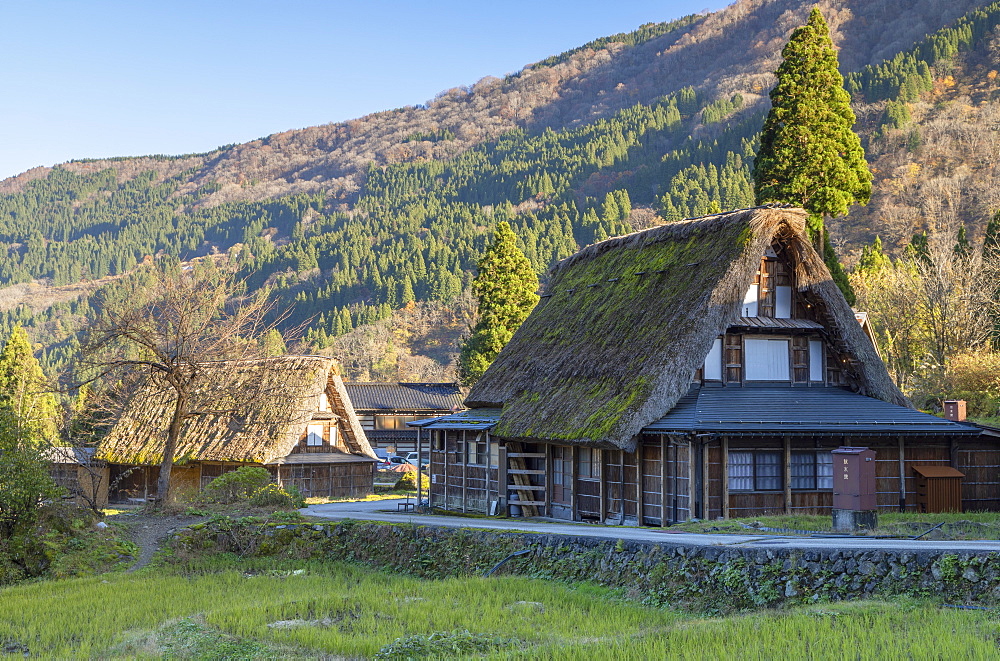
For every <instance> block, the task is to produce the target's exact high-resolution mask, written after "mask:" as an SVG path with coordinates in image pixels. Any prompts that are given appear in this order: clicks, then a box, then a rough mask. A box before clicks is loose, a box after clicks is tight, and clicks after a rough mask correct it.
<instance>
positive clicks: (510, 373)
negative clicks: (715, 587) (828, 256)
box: [415, 207, 1000, 523]
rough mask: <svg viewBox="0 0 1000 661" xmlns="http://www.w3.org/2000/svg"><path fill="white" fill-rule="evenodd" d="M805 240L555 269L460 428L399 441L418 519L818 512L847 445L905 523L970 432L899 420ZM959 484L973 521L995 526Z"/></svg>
mask: <svg viewBox="0 0 1000 661" xmlns="http://www.w3.org/2000/svg"><path fill="white" fill-rule="evenodd" d="M805 220H806V214H805V212H804V211H802V210H801V209H790V208H770V207H758V208H753V209H745V210H740V211H734V212H731V213H724V214H717V215H714V216H708V217H705V218H698V219H694V220H687V221H682V222H677V223H671V224H667V225H663V226H660V227H656V228H653V229H649V230H646V231H642V232H636V233H633V234H629V235H626V236H622V237H617V238H613V239H609V240H607V241H602V242H600V243H597V244H594V245H591V246H589V247H587V248H585V249H583V250H581V251H580V252H578V253H577V254H575V255H573V256H572V257H569V258H568V259H565V260H563V261H562V262H560V263H559V264H557V265H556V266H555V267H554V268H553V271H552V274H551V279H550V282H549V285H548V287H547V289H546V291H545V292H544V293H543V295H542V298H541V301H540V302H539V304H538V306H537V307H536V308H535V310H534V311H533V312H532V313H531V315H530V316H529V317H528V319H527V320H526V321H525V322H524V324H523V325H522V326H521V327H520V328H519V329H518V330H517V332H516V333H515V334H514V336H513V338H512V339H511V341H510V342H509V343H508V344H507V346H506V347H504V349H503V351H501V353H500V355H499V356H498V357H497V359H496V360H495V361H494V363H493V364H492V365H491V366H490V368H489V369H488V370H487V371H486V373H485V374H484V375H483V377H482V378H481V379H480V380H479V382H478V383H477V384H475V386H474V387H473V388H472V390H471V391H470V393H469V396H468V397H467V398H466V401H465V403H466V405H467V406H468V407H469V408H470V410H469V411H467V412H464V413H461V414H455V415H452V416H446V417H442V418H438V419H434V420H427V421H418V422H417V423H415V426H418V427H420V428H422V429H423V430H424V438H425V439H426V438H428V436H429V437H430V440H431V469H432V473H433V472H434V471H438V472H439V473H440V474H439V475H438V476H437V479H436V480H435V481H434V483H433V484H432V488H431V500H432V504H441V505H442V506H445V507H461V508H463V509H469V508H472V509H478V510H481V511H483V510H485V509H486V507H487V506H488V505H489V503H490V501H491V500H497V499H500V500H502V499H504V498H505V497H506V496H507V494H508V491H512V492H514V493H517V494H518V495H519V497H520V500H521V502H528V503H530V505H528V510H529V513H535V512H538V513H541V512H546V513H548V515H550V516H562V517H567V518H575V519H580V518H584V519H598V520H608V519H614V518H616V517H617V518H618V519H619V520H621V519H626V520H639V521H653V522H657V521H658V522H660V523H665V522H668V521H670V520H678V519H683V518H687V517H690V516H728V515H729V513H730V511H731V510H732V511H737V510H738V511H740V513H741V514H746V513H751V512H761V511H767V510H778V511H803V512H805V511H823V509H824V508H827V510H826V511H828V508H829V506H830V505H829V497H830V492H829V490H830V486H831V481H830V480H831V477H830V476H831V473H830V471H831V470H832V464H831V463H830V462H831V459H830V450H831V449H833V448H836V447H838V446H841V445H849V444H852V443H853V444H858V445H868V446H871V447H877V446H880V445H883V446H885V447H884V449H880V450H879V452H884V453H886V457H884V461H885V462H886V463H885V464H884V465H882V464H880V470H884V471H885V472H886V475H885V476H884V478H883V479H885V480H886V483H885V484H883V485H882V487H881V488H880V491H881V492H886V493H887V494H888V495H885V496H884V497H883V501H884V502H883V504H884V505H885V506H890V505H891V506H895V507H899V506H901V504H902V506H903V507H913V506H915V505H916V502H915V500H913V496H909V497H908V496H907V495H906V494H907V493H909V492H912V479H913V476H912V475H910V468H909V465H910V462H913V461H926V462H931V463H933V462H945V463H948V462H958V461H959V459H960V455H961V452H962V450H961V448H959V447H958V446H956V445H955V443H956V439H964V440H963V445H962V446H961V447H966V445H964V444H966V443H967V441H968V439H970V438H974V437H975V436H977V435H978V430H976V429H974V428H973V427H971V426H966V425H963V424H959V423H955V422H950V421H947V420H942V419H940V418H936V417H933V416H930V415H926V414H922V413H919V412H917V411H914V410H913V409H912V407H911V406H910V404H909V403H908V401H907V400H906V399H905V397H904V396H903V395H902V394H901V393H900V391H899V390H898V389H897V388H896V386H895V385H894V384H893V382H892V380H891V378H890V377H889V374H888V373H887V371H886V368H885V366H884V364H883V363H882V361H881V359H880V358H879V355H878V353H877V351H876V349H875V347H874V345H873V344H872V340H871V338H870V337H869V335H867V334H866V332H865V331H864V330H863V329H862V326H861V324H860V323H859V321H858V318H857V317H856V316H855V312H854V311H853V310H852V309H851V307H850V306H849V305H848V303H847V301H846V300H845V299H844V297H843V295H842V293H841V292H840V290H839V289H838V288H837V286H836V284H835V283H834V282H833V280H832V279H831V276H830V273H829V271H828V269H827V268H826V266H825V264H824V263H823V260H822V259H821V258H820V256H819V255H818V254H817V253H816V251H815V250H814V249H813V247H812V244H811V242H810V240H809V238H808V237H807V234H806V229H805ZM470 421H472V422H474V423H475V424H471V422H470ZM482 443H485V444H486V446H487V448H486V449H485V450H484V449H482V448H480V447H479V444H482ZM494 444H495V445H496V447H495V448H494ZM904 445H906V449H905V451H904V450H903V449H901V448H903V446H904ZM473 446H475V447H473ZM932 447H933V448H935V449H932ZM940 447H945V448H947V449H946V450H943V451H942V450H939V449H937V448H940ZM970 451H971V450H970ZM436 452H439V453H440V454H439V455H436V454H435V453H436ZM942 452H943V454H942ZM901 453H902V454H901ZM484 454H485V455H489V456H488V457H486V458H484ZM904 455H905V456H904ZM969 456H970V457H971V458H970V459H969V460H970V461H973V463H974V462H975V458H974V457H972V455H969ZM436 457H439V458H437V459H436ZM901 457H902V458H901ZM890 459H891V460H892V461H894V462H895V463H892V464H890V463H889V461H890ZM436 461H437V463H436ZM477 462H478V463H477ZM480 466H482V467H485V468H484V469H482V470H480V469H479V468H478V467H480ZM493 466H496V470H494V469H493ZM893 467H895V468H893ZM901 471H902V472H901ZM480 473H482V474H480ZM903 473H905V474H903ZM966 473H967V475H968V476H969V477H967V479H966V487H967V492H968V493H967V494H966V496H967V497H966V498H965V500H966V501H967V502H968V504H969V506H972V505H973V504H975V505H976V506H977V507H978V508H982V507H983V506H986V505H987V504H988V503H989V504H990V505H991V506H992V504H995V505H998V506H1000V493H997V494H993V493H992V492H991V493H989V494H986V493H985V491H983V493H982V494H978V492H977V491H976V490H977V489H980V487H979V486H974V484H976V483H977V481H978V480H979V477H976V475H978V474H976V475H974V473H975V471H974V470H973V471H972V472H969V471H966ZM456 474H459V475H461V476H462V477H461V484H462V488H461V491H459V489H458V487H457V484H458V482H456V481H455V479H456V478H453V476H454V475H456ZM638 476H642V479H640V478H639V477H638ZM982 479H983V485H985V484H986V478H985V476H984V477H983V478H982ZM889 480H895V481H896V485H895V486H894V487H893V486H891V485H890V484H889ZM908 480H909V482H908ZM470 484H475V487H474V488H470ZM453 485H454V486H453ZM480 485H483V486H482V488H480ZM491 489H492V491H491ZM983 489H985V486H983ZM994 490H995V489H994ZM768 492H773V493H768ZM893 493H896V494H899V497H898V498H893V497H892V494H893ZM491 494H492V495H491ZM977 494H978V495H977ZM994 501H995V502H994ZM654 503H655V506H654V505H653V504H654Z"/></svg>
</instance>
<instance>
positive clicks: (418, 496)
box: [330, 427, 430, 507]
mask: <svg viewBox="0 0 1000 661" xmlns="http://www.w3.org/2000/svg"><path fill="white" fill-rule="evenodd" d="M421 431H422V429H421V428H420V427H417V507H420V494H421V489H420V486H421V484H422V482H423V481H422V480H421V479H420V477H421V476H422V475H423V472H422V470H421V468H420V450H421V448H422V447H423V445H421V442H420V432H421ZM429 464H430V462H428V465H429ZM330 483H331V486H330V488H331V489H332V488H333V486H332V484H333V480H331V481H330Z"/></svg>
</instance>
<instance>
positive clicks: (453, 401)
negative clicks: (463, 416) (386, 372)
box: [344, 381, 464, 412]
mask: <svg viewBox="0 0 1000 661" xmlns="http://www.w3.org/2000/svg"><path fill="white" fill-rule="evenodd" d="M344 385H345V386H346V387H347V394H348V396H349V397H350V398H351V404H353V405H354V410H355V411H376V412H378V411H386V412H389V411H456V410H459V409H461V408H464V407H463V406H462V400H463V399H464V395H463V394H462V389H461V388H460V387H459V386H458V385H457V384H454V383H375V382H357V381H356V382H353V383H345V384H344Z"/></svg>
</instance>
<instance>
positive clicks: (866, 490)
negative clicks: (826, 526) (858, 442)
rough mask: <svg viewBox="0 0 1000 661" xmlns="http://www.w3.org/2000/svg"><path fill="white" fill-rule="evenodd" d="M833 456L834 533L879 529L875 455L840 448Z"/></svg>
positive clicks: (864, 451) (871, 451)
mask: <svg viewBox="0 0 1000 661" xmlns="http://www.w3.org/2000/svg"><path fill="white" fill-rule="evenodd" d="M832 454H833V528H834V530H859V529H861V528H867V529H869V530H870V529H873V528H875V527H876V526H877V525H878V524H877V520H876V515H875V510H876V509H877V508H878V503H877V501H876V498H875V451H874V450H870V449H868V448H856V447H840V448H837V449H836V450H833V452H832Z"/></svg>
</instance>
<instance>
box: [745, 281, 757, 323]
mask: <svg viewBox="0 0 1000 661" xmlns="http://www.w3.org/2000/svg"><path fill="white" fill-rule="evenodd" d="M757 298H758V294H757V285H750V289H748V290H747V293H746V295H745V296H743V307H742V308H741V309H742V310H743V312H742V314H743V316H744V317H756V316H757Z"/></svg>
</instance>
